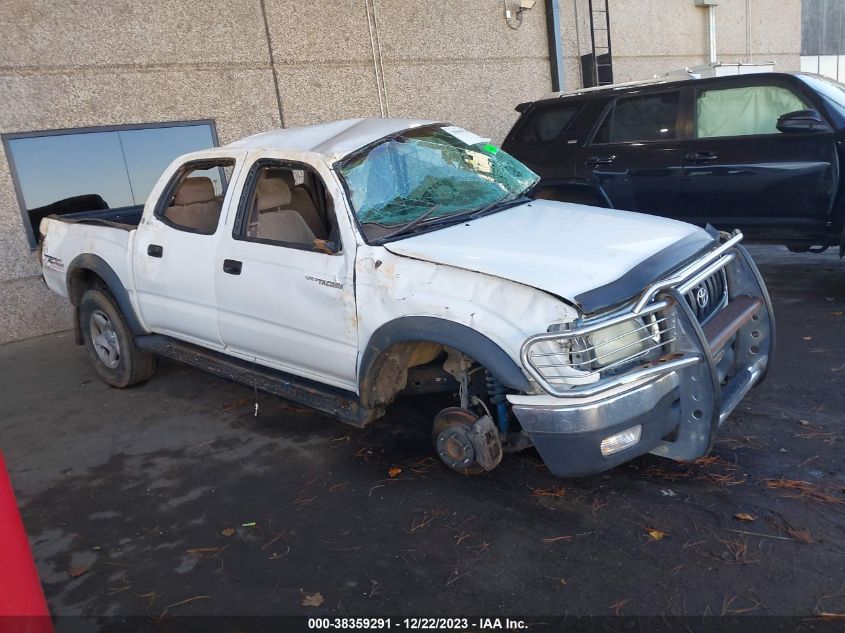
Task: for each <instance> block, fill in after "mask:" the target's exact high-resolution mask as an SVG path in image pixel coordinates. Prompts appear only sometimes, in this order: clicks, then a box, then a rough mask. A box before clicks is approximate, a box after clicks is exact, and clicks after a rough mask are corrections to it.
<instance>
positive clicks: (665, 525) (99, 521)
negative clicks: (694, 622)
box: [0, 247, 845, 630]
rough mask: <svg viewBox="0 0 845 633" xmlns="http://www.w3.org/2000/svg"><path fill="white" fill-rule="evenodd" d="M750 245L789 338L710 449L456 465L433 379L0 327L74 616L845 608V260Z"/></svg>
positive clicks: (45, 574) (71, 620)
mask: <svg viewBox="0 0 845 633" xmlns="http://www.w3.org/2000/svg"><path fill="white" fill-rule="evenodd" d="M752 253H753V255H754V257H755V259H756V260H757V262H758V264H759V266H760V268H761V270H762V272H763V275H764V277H765V279H766V282H767V284H768V287H769V290H770V292H771V294H772V297H773V300H774V306H775V314H776V317H777V327H778V332H777V346H778V347H777V353H776V358H775V360H774V363H773V366H772V367H771V370H770V372H769V375H768V377H767V379H766V382H765V383H764V384H762V385H761V386H759V387H758V388H756V389H755V390H753V392H752V393H751V394H750V395H749V397H748V398H746V400H745V401H743V403H742V404H741V405H740V407H739V408H738V409H737V410H736V412H735V413H734V414H733V415H732V416H731V418H730V419H729V421H728V422H727V423H726V424H725V426H723V428H722V432H721V435H720V438H719V440H718V442H717V444H716V447H715V449H714V451H713V452H712V454H711V455H710V456H708V457H706V458H704V459H701V460H699V461H698V462H695V463H688V464H678V463H674V462H669V461H666V460H662V459H660V458H657V457H652V456H646V457H643V458H640V459H637V460H635V461H633V462H631V463H629V464H626V465H623V466H621V467H618V468H616V469H614V470H612V471H609V472H607V473H604V474H601V475H596V476H592V477H585V478H581V479H575V480H559V479H555V478H554V477H552V476H551V475H550V474H549V472H548V471H547V469H546V468H545V467H544V465H543V464H542V462H541V461H540V459H539V457H538V456H537V454H536V452H534V451H533V450H529V451H526V452H524V453H520V454H516V455H508V456H506V457H505V459H504V461H503V463H502V464H501V466H500V467H498V468H497V469H496V470H494V471H492V472H490V473H488V474H486V475H483V476H479V477H462V476H460V475H457V474H455V473H452V472H451V471H448V470H447V469H445V468H444V467H443V466H441V465H440V464H439V463H438V462H437V461H435V460H434V459H433V456H432V451H431V443H430V442H431V439H430V421H431V418H432V416H433V415H434V413H435V412H436V411H437V409H438V408H439V407H440V406H441V405H442V403H441V402H438V400H437V399H435V398H430V397H428V398H427V397H408V398H403V399H402V400H401V401H399V402H397V403H396V404H395V405H394V406H393V407H391V409H390V410H389V412H388V414H387V416H386V417H385V418H383V419H382V420H380V421H378V422H377V423H375V424H373V425H371V427H370V428H367V429H364V430H360V429H355V428H351V427H348V426H345V425H343V424H342V423H340V422H337V421H335V420H333V419H331V418H328V417H326V416H323V415H321V414H318V413H315V412H313V411H310V410H307V409H304V408H300V407H298V406H295V405H292V404H290V403H286V402H284V401H281V400H278V399H276V398H274V397H271V396H266V395H261V394H259V396H258V401H259V410H258V415H257V416H255V415H254V395H253V392H252V390H250V389H248V388H245V387H242V386H239V385H237V384H233V383H229V382H226V381H224V380H221V379H218V378H215V377H213V376H211V375H208V374H205V373H202V372H200V371H197V370H194V369H190V368H187V367H183V366H180V365H177V364H175V363H171V362H168V361H163V362H162V363H161V364H160V367H159V371H158V373H157V374H156V375H155V376H154V378H153V379H152V380H151V381H149V382H148V383H146V384H144V385H139V386H137V387H134V388H131V389H126V390H118V389H112V388H110V387H108V386H106V385H105V384H104V383H102V382H101V381H100V380H99V379H98V377H97V375H96V374H95V372H94V370H93V369H92V367H91V366H90V364H89V362H88V359H87V357H86V353H85V349H84V348H82V347H77V346H76V345H74V344H73V340H72V336H71V334H70V333H63V334H56V335H51V336H45V337H41V338H36V339H30V340H27V341H22V342H17V343H12V344H8V345H5V346H2V347H0V367H2V377H3V379H2V380H0V402H2V415H0V449H2V451H3V452H4V454H5V456H6V461H7V464H8V466H9V470H10V475H11V478H12V481H13V484H14V487H15V490H16V494H17V496H18V502H19V505H20V507H21V512H22V516H23V519H24V522H25V525H26V528H27V531H28V533H29V535H30V540H31V543H32V547H33V551H34V556H35V559H36V563H37V566H38V570H39V572H40V574H41V578H42V582H43V586H44V590H45V593H46V597H47V600H48V604H49V607H50V610H51V612H52V614H53V615H54V616H58V617H57V620H56V623H57V628H58V629H59V630H62V629H66V630H71V629H74V630H76V629H81V630H96V629H97V627H98V626H100V625H102V623H103V622H109V621H110V620H109V618H112V619H116V618H122V617H127V616H138V617H137V621H139V622H141V621H143V622H149V623H152V624H153V625H155V626H157V627H164V628H163V629H162V630H167V628H166V627H167V626H168V624H170V623H173V622H178V619H179V618H181V617H183V616H195V615H216V616H261V615H307V616H327V617H336V616H337V617H341V616H359V615H366V616H393V617H399V616H402V615H440V616H446V615H455V616H481V615H483V616H496V615H509V614H522V615H532V614H533V615H543V616H562V615H569V616H572V615H597V616H616V615H618V616H621V618H622V619H620V620H618V622H622V621H623V620H624V618H625V617H626V616H637V615H640V616H642V615H647V616H662V617H663V618H671V617H675V616H701V615H706V616H714V615H715V616H718V615H722V616H737V617H740V616H741V617H748V616H789V615H791V616H801V617H802V618H806V619H807V621H808V622H835V621H836V620H835V619H834V618H833V614H842V613H845V470H843V465H845V459H843V450H842V448H843V442H845V415H843V411H845V389H843V386H845V316H843V311H845V262H843V261H840V260H839V259H838V258H837V257H836V256H835V255H834V254H830V253H828V254H824V255H812V254H804V255H797V254H792V253H788V252H787V251H786V250H785V249H781V248H778V247H752ZM825 614H828V615H825ZM71 616H97V617H100V618H101V620H97V621H93V620H84V619H79V618H75V617H71ZM130 620H131V619H130ZM615 621H616V620H610V621H609V622H615ZM774 621H776V620H772V622H774ZM83 624H84V626H83ZM813 626H814V625H813ZM813 630H815V629H813Z"/></svg>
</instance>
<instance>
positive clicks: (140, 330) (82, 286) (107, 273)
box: [67, 253, 148, 342]
mask: <svg viewBox="0 0 845 633" xmlns="http://www.w3.org/2000/svg"><path fill="white" fill-rule="evenodd" d="M98 281H99V282H101V283H102V284H103V285H104V286H105V288H106V289H107V290H108V291H109V293H111V296H112V297H114V300H115V301H116V302H117V306H118V307H119V308H120V311H121V313H122V314H123V317H124V318H125V319H126V323H127V325H129V329H130V330H132V333H133V334H134V335H136V336H138V335H141V334H148V332H147V331H146V330H145V329H144V327H143V326H142V325H141V321H140V319H138V315H137V313H136V312H135V308H134V307H133V306H132V302H131V301H130V300H129V293H128V292H127V291H126V287H125V286H124V285H123V282H121V281H120V277H118V276H117V273H115V272H114V269H112V267H111V266H109V265H108V263H107V262H106V261H105V260H104V259H103V258H102V257H99V256H98V255H94V254H92V253H83V254H82V255H77V256H76V257H75V258H74V259H73V261H71V263H70V265H69V266H68V269H67V296H68V299H69V300H70V302H71V304H73V307H74V311H77V310H78V309H79V302H80V300H81V299H82V295H83V294H84V293H85V291H86V290H88V289H89V288H92V287H95V286H96V285H97V283H98ZM74 322H75V325H76V327H77V329H78V322H79V319H78V318H75V319H74ZM77 337H79V333H78V332H77ZM77 342H79V340H77Z"/></svg>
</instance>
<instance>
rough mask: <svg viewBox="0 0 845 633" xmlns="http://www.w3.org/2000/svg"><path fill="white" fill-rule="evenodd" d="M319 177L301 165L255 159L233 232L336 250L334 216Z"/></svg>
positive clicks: (319, 249) (270, 241) (261, 239)
mask: <svg viewBox="0 0 845 633" xmlns="http://www.w3.org/2000/svg"><path fill="white" fill-rule="evenodd" d="M329 200H330V196H329V195H328V194H327V192H326V187H325V185H324V184H323V181H322V179H321V178H320V176H319V175H318V174H317V173H316V172H315V171H313V170H312V169H310V168H309V167H307V166H305V165H298V164H296V165H295V164H293V163H286V162H280V161H277V160H259V161H258V162H256V164H255V165H253V167H252V169H251V170H250V174H249V178H248V180H247V184H246V186H245V188H244V192H243V195H242V198H241V203H240V208H239V209H238V218H237V221H236V222H235V228H234V233H233V237H234V238H235V239H239V240H245V241H248V242H260V243H263V244H274V245H278V246H287V247H289V248H298V249H301V250H310V251H317V252H322V253H330V254H336V253H339V252H340V239H339V234H338V228H337V221H336V219H335V216H334V212H333V211H332V208H331V205H330V202H329Z"/></svg>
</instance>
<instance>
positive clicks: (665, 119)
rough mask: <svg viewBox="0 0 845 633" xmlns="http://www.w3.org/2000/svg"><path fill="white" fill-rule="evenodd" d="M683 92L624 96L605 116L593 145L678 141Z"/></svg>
mask: <svg viewBox="0 0 845 633" xmlns="http://www.w3.org/2000/svg"><path fill="white" fill-rule="evenodd" d="M679 101H680V92H679V91H677V90H676V91H673V92H661V93H657V94H651V95H641V96H636V97H623V98H620V99H617V100H616V103H615V104H614V105H613V106H612V107H611V108H610V110H609V111H608V112H607V114H606V115H605V118H604V121H602V124H601V126H599V129H598V132H596V135H595V137H593V143H594V144H595V143H633V142H636V141H665V140H672V139H674V138H675V129H676V127H677V122H678V103H679Z"/></svg>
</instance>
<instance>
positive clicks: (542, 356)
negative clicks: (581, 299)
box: [526, 314, 674, 386]
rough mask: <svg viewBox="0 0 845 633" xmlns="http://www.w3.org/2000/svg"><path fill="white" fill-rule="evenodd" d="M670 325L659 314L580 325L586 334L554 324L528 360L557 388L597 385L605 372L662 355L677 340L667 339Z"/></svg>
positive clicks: (529, 350) (533, 345)
mask: <svg viewBox="0 0 845 633" xmlns="http://www.w3.org/2000/svg"><path fill="white" fill-rule="evenodd" d="M667 325H668V324H667V323H666V318H665V317H662V316H659V315H657V314H647V315H644V316H642V317H639V316H638V317H631V318H628V319H624V320H617V321H616V322H613V323H610V324H608V325H606V326H604V327H597V326H581V328H584V329H587V330H588V331H587V332H585V333H583V334H578V333H577V330H578V329H580V328H579V327H575V328H574V330H575V331H574V332H571V331H570V327H571V324H557V323H556V324H552V325H550V326H549V328H548V335H544V338H543V339H542V340H537V341H535V342H533V343H531V344H530V345H529V346H528V347H527V349H526V361H527V363H528V364H529V365H531V368H532V369H534V370H535V371H536V372H537V373H538V374H540V375H541V376H542V377H543V379H544V380H546V381H548V382H549V383H550V384H552V385H555V386H560V385H570V386H576V385H586V384H591V383H595V382H597V381H599V380H601V378H602V374H603V372H605V371H610V370H616V369H624V367H625V366H626V365H627V364H628V363H630V362H634V361H640V362H642V361H645V360H647V359H650V358H652V357H655V356H658V355H660V354H661V353H663V351H664V350H663V348H664V347H665V346H666V345H668V344H671V342H672V341H673V340H674V338H671V337H669V336H667V332H668V330H669V329H670V328H667ZM593 327H596V329H593ZM558 333H559V336H554V335H556V334H558ZM545 337H548V338H545Z"/></svg>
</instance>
